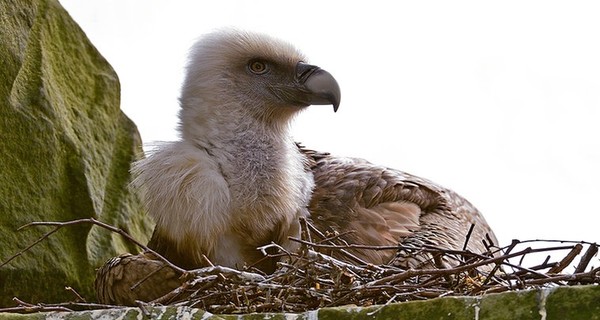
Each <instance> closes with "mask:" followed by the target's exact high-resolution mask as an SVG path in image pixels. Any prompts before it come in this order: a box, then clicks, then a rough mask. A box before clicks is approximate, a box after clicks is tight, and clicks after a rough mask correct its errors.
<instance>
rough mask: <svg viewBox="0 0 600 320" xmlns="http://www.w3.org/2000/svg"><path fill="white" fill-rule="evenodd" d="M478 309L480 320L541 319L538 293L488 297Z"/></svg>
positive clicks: (484, 298) (512, 293) (530, 292)
mask: <svg viewBox="0 0 600 320" xmlns="http://www.w3.org/2000/svg"><path fill="white" fill-rule="evenodd" d="M478 308H479V319H490V320H495V319H498V320H500V319H523V320H527V319H536V320H537V319H540V314H539V308H538V292H536V291H518V292H505V293H500V294H490V295H486V296H484V297H482V298H481V300H480V302H479V304H478Z"/></svg>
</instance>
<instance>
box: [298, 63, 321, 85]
mask: <svg viewBox="0 0 600 320" xmlns="http://www.w3.org/2000/svg"><path fill="white" fill-rule="evenodd" d="M317 70H319V67H317V66H313V65H310V64H307V63H304V62H298V63H297V64H296V79H297V80H298V81H299V82H300V83H304V82H305V81H306V79H307V78H308V77H310V75H311V74H313V73H314V72H315V71H317Z"/></svg>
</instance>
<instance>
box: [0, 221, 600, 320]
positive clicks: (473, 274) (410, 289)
mask: <svg viewBox="0 0 600 320" xmlns="http://www.w3.org/2000/svg"><path fill="white" fill-rule="evenodd" d="M79 223H92V224H95V225H98V226H100V227H103V228H106V229H108V230H111V231H113V232H118V233H119V234H121V235H122V236H124V237H125V238H127V239H129V240H131V241H134V242H135V243H136V244H137V245H139V246H140V247H142V249H144V250H146V251H147V252H149V253H150V254H151V250H149V249H148V248H146V247H145V246H143V245H142V244H140V243H138V242H137V241H135V239H132V238H131V237H130V236H129V235H127V234H126V233H125V232H123V231H122V230H119V229H117V228H114V227H112V226H109V225H106V224H104V223H102V222H100V221H97V220H94V219H82V220H77V221H70V222H38V223H32V224H29V225H27V226H33V225H50V226H54V228H55V229H54V230H52V231H50V232H48V233H46V234H45V235H44V236H43V237H42V238H40V239H39V240H38V241H36V242H35V243H38V242H39V241H42V240H43V239H44V238H46V237H48V236H50V235H51V234H52V233H54V232H55V231H56V230H58V229H59V228H62V227H64V226H68V225H73V224H79ZM27 226H25V227H27ZM292 240H293V241H296V242H299V243H300V244H301V249H300V250H299V251H298V252H287V251H285V250H284V249H283V248H281V247H279V246H278V245H276V244H270V245H267V246H264V247H262V248H259V249H260V250H262V251H263V253H265V255H266V256H269V255H277V256H280V257H281V258H282V259H281V261H280V262H279V264H278V268H277V270H276V272H275V273H273V274H269V275H267V274H263V273H261V272H259V271H258V270H257V269H255V268H253V267H252V266H247V267H246V268H245V270H243V271H240V270H235V269H231V268H225V267H221V266H210V267H207V268H202V269H196V270H189V271H187V270H183V269H181V268H178V267H177V266H174V265H173V264H171V263H169V262H168V261H166V260H165V259H164V258H162V257H160V256H154V257H153V261H158V263H160V264H161V267H160V268H159V269H160V270H161V272H164V271H165V269H167V270H168V271H169V272H171V273H173V274H174V275H175V276H176V277H177V279H179V281H180V282H179V283H181V285H179V286H178V287H176V288H175V289H173V290H170V291H169V292H165V294H164V295H162V296H160V297H159V298H156V299H154V300H153V301H151V302H150V303H156V304H170V305H178V306H181V305H185V306H190V307H196V308H202V309H204V310H206V311H209V312H212V313H222V314H223V313H228V314H236V313H238V314H239V313H250V312H283V311H286V312H301V311H306V310H313V309H317V308H322V307H332V306H341V305H348V304H352V305H357V306H369V305H375V304H388V303H391V302H400V301H409V300H424V299H430V298H435V297H442V296H459V295H480V294H485V293H492V292H503V291H509V290H521V289H530V288H539V287H551V286H564V285H574V284H591V283H600V274H599V272H600V268H599V267H593V266H592V267H589V265H590V263H591V262H592V260H593V258H594V257H595V256H596V255H597V252H598V245H597V244H595V243H588V242H575V241H560V240H550V241H544V240H529V241H518V240H513V242H512V243H511V244H510V245H508V246H505V247H502V248H495V247H490V248H489V249H490V252H489V254H486V255H480V254H474V253H472V252H469V251H448V250H440V249H437V248H433V247H427V246H424V247H420V248H413V247H402V248H399V247H368V246H360V245H356V244H348V243H344V242H343V241H341V240H340V237H339V235H336V234H333V235H329V234H327V235H326V234H321V233H320V232H319V231H317V230H316V229H315V228H313V227H312V226H311V224H310V223H309V222H308V221H302V237H301V239H292ZM465 241H468V239H465ZM35 243H34V244H35ZM34 244H33V245H34ZM33 245H32V246H33ZM30 247H31V246H30ZM30 247H28V248H30ZM28 248H26V249H24V250H22V251H21V252H19V253H17V254H16V255H14V256H13V257H12V258H11V259H9V260H8V261H6V262H5V263H4V264H6V263H8V262H9V261H10V260H12V259H14V258H16V257H18V256H19V255H21V254H22V253H23V252H25V251H26V250H28ZM348 248H360V249H361V250H392V249H393V250H398V249H403V251H404V252H406V253H407V254H420V255H422V254H423V253H428V254H429V255H430V256H431V257H432V261H431V262H430V263H428V265H433V266H437V265H441V261H442V260H444V261H452V263H451V265H453V267H450V268H436V267H434V268H427V269H408V270H403V269H400V268H398V267H394V266H390V265H378V266H376V265H369V264H361V263H360V262H359V261H356V257H354V256H352V255H351V254H349V253H348V251H346V249H348ZM584 249H585V250H584ZM267 252H268V253H267ZM273 252H276V253H273ZM323 252H326V253H323ZM551 253H552V254H554V255H558V254H560V256H561V257H562V258H561V259H557V260H552V259H551V256H550V254H551ZM539 260H542V262H541V263H537V264H535V263H531V262H532V261H539ZM551 260H552V261H551ZM594 261H596V262H597V260H594ZM525 265H528V266H525ZM570 268H573V271H572V272H566V271H565V270H567V269H570ZM157 274H158V273H157ZM152 279H153V278H152V277H150V276H148V277H145V278H143V279H141V280H140V283H138V284H136V285H137V286H140V285H151V284H152V283H146V284H144V283H143V282H144V281H153V280H152ZM15 301H16V302H17V303H18V304H19V306H17V307H13V308H6V309H0V311H11V312H32V311H46V310H65V311H67V310H81V309H100V308H108V307H112V305H107V304H93V303H85V302H68V303H63V304H44V305H32V304H28V303H26V302H23V301H20V300H18V299H17V300H15ZM137 304H138V305H140V306H142V305H144V304H145V303H143V302H139V301H138V302H137Z"/></svg>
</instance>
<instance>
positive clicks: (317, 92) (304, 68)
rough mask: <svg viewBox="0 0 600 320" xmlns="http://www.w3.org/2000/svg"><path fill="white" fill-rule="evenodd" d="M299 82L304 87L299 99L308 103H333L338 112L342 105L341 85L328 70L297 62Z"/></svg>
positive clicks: (297, 79) (297, 78) (334, 109)
mask: <svg viewBox="0 0 600 320" xmlns="http://www.w3.org/2000/svg"><path fill="white" fill-rule="evenodd" d="M295 80H296V81H297V84H298V86H299V87H300V88H302V90H301V91H302V93H301V94H300V96H299V97H297V98H299V100H300V102H302V103H305V104H307V105H324V104H331V105H333V111H334V112H336V111H337V109H338V107H339V106H340V99H341V93H340V86H339V85H338V83H337V81H335V78H334V77H333V76H332V75H331V74H330V73H329V72H327V71H325V70H323V69H321V68H319V67H317V66H313V65H310V64H306V63H304V62H298V64H296V78H295Z"/></svg>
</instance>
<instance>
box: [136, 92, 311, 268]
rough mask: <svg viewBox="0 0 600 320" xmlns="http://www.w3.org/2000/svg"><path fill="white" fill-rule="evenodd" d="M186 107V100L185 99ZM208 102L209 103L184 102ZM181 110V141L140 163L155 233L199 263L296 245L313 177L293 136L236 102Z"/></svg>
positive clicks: (234, 262) (235, 262) (236, 261)
mask: <svg viewBox="0 0 600 320" xmlns="http://www.w3.org/2000/svg"><path fill="white" fill-rule="evenodd" d="M182 102H183V101H182ZM186 102H187V103H191V102H194V103H206V102H207V101H198V100H196V101H186ZM187 107H188V108H186V106H184V107H183V108H182V111H181V114H180V115H181V119H182V122H181V127H180V129H181V132H182V140H181V141H179V142H174V143H171V144H168V145H165V146H163V147H162V148H160V149H158V150H157V151H156V152H155V153H153V154H152V155H150V156H149V157H148V158H146V159H144V160H141V161H140V162H138V163H137V164H136V166H135V171H136V172H137V174H138V177H137V179H136V181H135V183H136V184H138V185H141V186H142V188H143V189H144V190H145V201H146V204H147V205H148V211H149V213H150V215H152V216H153V217H154V219H155V220H156V223H157V231H158V232H159V233H161V235H162V236H164V237H166V238H167V239H168V240H169V241H171V242H173V243H175V244H176V247H177V250H178V251H179V252H180V254H187V255H190V256H192V257H193V260H195V261H197V262H198V264H201V262H202V258H201V256H202V254H205V255H207V256H208V258H209V259H211V261H213V262H214V263H217V264H221V265H226V266H233V267H236V266H238V267H239V266H241V265H243V264H244V263H245V262H246V263H248V262H253V261H249V260H254V259H256V258H258V257H257V256H252V257H248V254H247V253H248V252H251V255H256V253H257V252H258V251H256V250H255V248H256V247H257V246H260V245H264V244H267V243H270V242H271V241H275V242H279V243H280V244H282V245H284V246H286V247H290V246H291V245H290V244H289V241H288V240H287V237H288V236H297V235H298V232H299V229H298V218H299V216H303V215H307V214H308V212H307V209H306V206H307V204H308V201H309V198H310V194H311V192H312V187H313V184H314V183H313V180H312V175H311V174H310V173H308V172H306V170H305V168H304V165H303V164H304V161H303V156H302V154H300V152H299V151H298V149H297V147H296V145H295V144H294V142H293V140H292V139H291V137H290V136H289V134H288V125H287V122H288V121H284V124H274V123H269V122H264V121H262V120H261V119H260V118H259V117H256V116H255V115H253V114H251V113H249V112H248V111H246V110H247V108H245V106H239V105H237V106H236V105H234V104H229V105H220V106H218V107H214V106H213V107H211V108H189V107H190V106H189V105H188V106H187Z"/></svg>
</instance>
